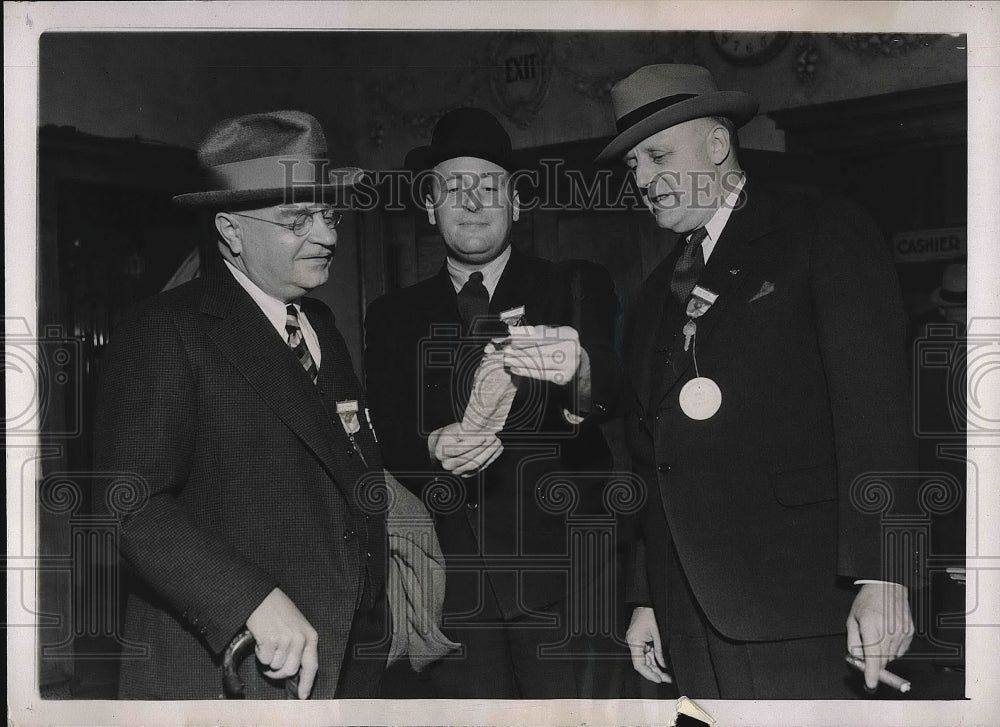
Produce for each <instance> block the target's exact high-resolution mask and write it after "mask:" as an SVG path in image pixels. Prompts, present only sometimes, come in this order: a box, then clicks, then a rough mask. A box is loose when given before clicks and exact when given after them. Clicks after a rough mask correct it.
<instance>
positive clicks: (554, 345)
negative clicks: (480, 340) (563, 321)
mask: <svg viewBox="0 0 1000 727" xmlns="http://www.w3.org/2000/svg"><path fill="white" fill-rule="evenodd" d="M582 356H583V347H582V346H580V334H578V333H577V332H576V329H575V328H573V327H572V326H514V327H512V328H511V329H510V339H509V341H508V343H507V345H506V346H505V347H504V357H503V363H504V366H505V367H506V368H507V369H508V370H509V371H510V372H511V373H512V374H515V375H516V376H525V377H527V378H529V379H538V380H540V381H549V382H552V383H554V384H560V385H562V384H568V383H569V382H571V381H572V380H573V379H574V378H575V377H576V374H577V370H578V369H579V367H580V364H581V358H582Z"/></svg>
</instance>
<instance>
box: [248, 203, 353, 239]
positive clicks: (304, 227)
mask: <svg viewBox="0 0 1000 727" xmlns="http://www.w3.org/2000/svg"><path fill="white" fill-rule="evenodd" d="M232 214H234V215H236V216H237V217H246V218H248V219H251V220H257V221H258V222H267V223H268V224H270V225H277V226H278V227H284V228H285V229H286V230H291V231H292V232H293V233H294V234H295V235H296V236H298V237H305V236H306V235H308V234H309V231H310V230H312V226H313V218H314V217H315V216H316V215H317V214H318V215H322V217H323V222H325V223H326V226H327V227H328V228H330V229H331V230H335V229H337V225H339V224H340V223H341V221H342V220H343V219H344V215H343V214H341V213H340V212H338V211H337V210H335V209H333V208H332V207H327V208H326V209H323V210H316V211H314V212H310V211H309V210H303V211H302V212H300V213H299V214H297V215H295V219H294V220H292V221H291V222H288V223H286V222H275V221H274V220H265V219H264V218H263V217H254V216H253V215H245V214H242V213H241V212H233V213H232Z"/></svg>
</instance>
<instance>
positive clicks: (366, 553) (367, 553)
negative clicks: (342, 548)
mask: <svg viewBox="0 0 1000 727" xmlns="http://www.w3.org/2000/svg"><path fill="white" fill-rule="evenodd" d="M365 557H366V558H371V557H372V552H371V551H370V550H369V551H366V552H365Z"/></svg>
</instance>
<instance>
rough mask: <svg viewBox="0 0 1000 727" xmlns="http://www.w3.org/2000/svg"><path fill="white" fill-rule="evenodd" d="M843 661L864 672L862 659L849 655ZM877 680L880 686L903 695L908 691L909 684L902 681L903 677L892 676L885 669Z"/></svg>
mask: <svg viewBox="0 0 1000 727" xmlns="http://www.w3.org/2000/svg"><path fill="white" fill-rule="evenodd" d="M844 659H845V660H846V661H847V663H848V664H850V665H851V666H853V667H854V668H855V669H857V670H858V671H862V672H863V671H864V670H865V662H864V660H863V659H859V658H858V657H856V656H851V655H850V654H848V655H847V656H845V657H844ZM878 680H879V681H880V682H881V683H882V684H885V685H886V686H887V687H892V688H893V689H895V690H896V691H899V692H902V693H903V694H906V693H907V692H908V691H910V683H909V682H908V681H906V680H905V679H903V677H901V676H897V675H896V674H893V673H892V672H891V671H887V670H885V669H883V670H882V671H880V672H879V673H878Z"/></svg>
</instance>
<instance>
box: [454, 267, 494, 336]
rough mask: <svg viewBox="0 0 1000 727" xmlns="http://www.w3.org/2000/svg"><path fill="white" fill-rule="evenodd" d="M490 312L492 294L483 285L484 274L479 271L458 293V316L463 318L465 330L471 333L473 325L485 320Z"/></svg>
mask: <svg viewBox="0 0 1000 727" xmlns="http://www.w3.org/2000/svg"><path fill="white" fill-rule="evenodd" d="M489 311H490V294H489V292H488V291H487V290H486V286H485V285H483V274H482V273H481V272H479V271H478V270H477V271H476V272H474V273H473V274H472V275H470V276H469V280H468V282H466V284H465V285H463V286H462V289H461V290H460V291H458V314H459V315H460V316H461V317H462V322H463V323H464V324H465V330H466V331H471V330H472V325H473V323H475V321H476V320H477V319H482V318H485V317H486V315H487V314H488V313H489Z"/></svg>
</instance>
